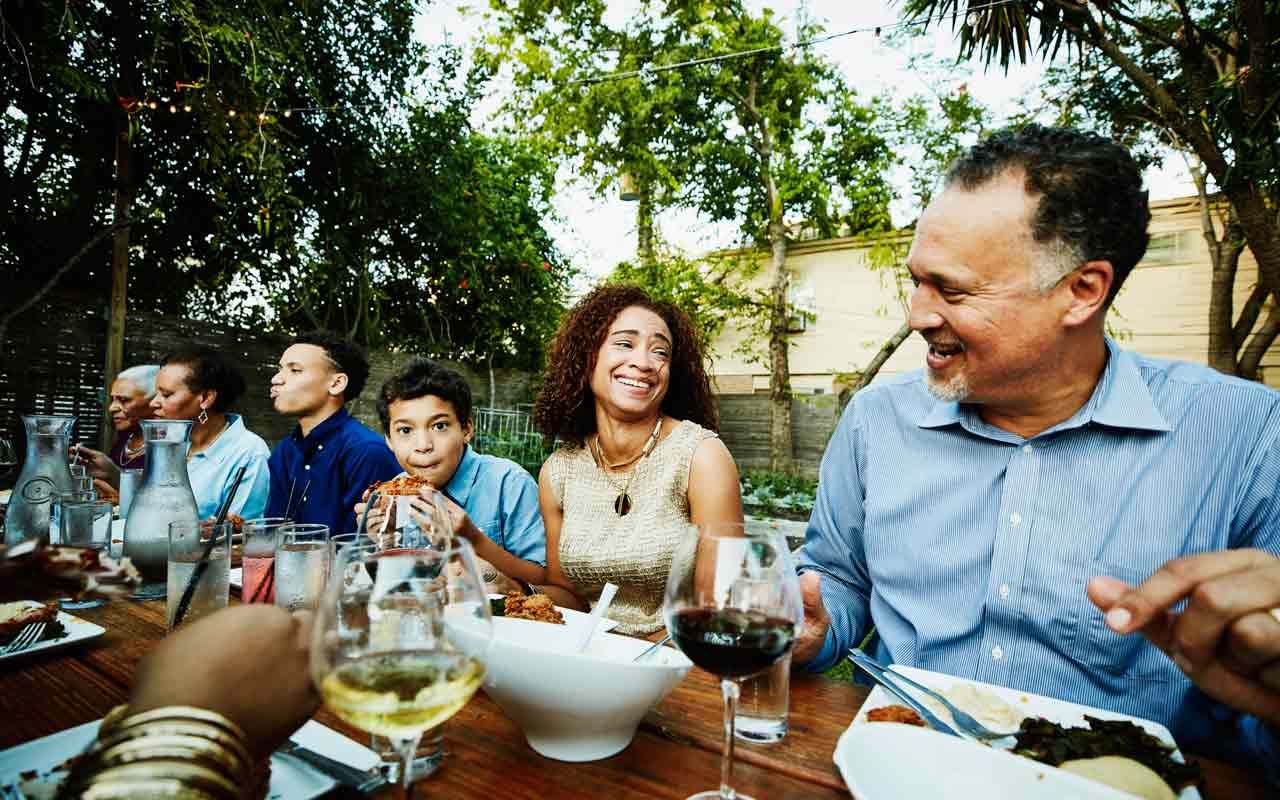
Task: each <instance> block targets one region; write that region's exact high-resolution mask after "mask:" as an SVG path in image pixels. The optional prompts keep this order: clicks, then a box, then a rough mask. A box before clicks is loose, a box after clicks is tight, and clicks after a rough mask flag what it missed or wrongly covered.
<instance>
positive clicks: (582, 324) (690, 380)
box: [533, 284, 720, 447]
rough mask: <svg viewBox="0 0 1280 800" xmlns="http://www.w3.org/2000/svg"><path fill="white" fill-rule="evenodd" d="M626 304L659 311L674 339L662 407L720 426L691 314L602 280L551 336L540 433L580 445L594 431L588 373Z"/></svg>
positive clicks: (538, 412)
mask: <svg viewBox="0 0 1280 800" xmlns="http://www.w3.org/2000/svg"><path fill="white" fill-rule="evenodd" d="M631 306H639V307H641V308H647V309H649V310H650V311H652V312H653V313H655V314H657V315H658V316H659V317H662V321H663V322H665V323H667V327H668V328H669V329H670V330H671V336H672V338H673V339H674V340H675V341H673V342H672V343H671V360H670V361H669V362H668V365H669V375H670V380H669V381H668V384H667V394H666V396H665V397H664V398H663V399H662V413H664V414H666V415H667V416H669V417H673V418H674V419H679V420H689V421H691V422H696V423H698V424H699V425H701V426H702V427H704V428H707V429H709V430H712V431H717V432H718V431H719V429H720V415H719V412H718V411H717V410H716V402H715V397H714V396H713V395H712V392H711V381H710V380H709V379H708V378H707V373H706V370H705V369H704V368H703V361H704V347H703V341H702V336H701V335H700V334H699V333H698V329H697V328H696V327H694V324H693V320H692V319H690V318H689V315H688V314H686V313H685V312H684V311H683V310H681V309H680V308H679V307H678V306H676V305H674V304H672V303H668V302H665V301H657V300H654V299H653V298H652V297H650V296H649V294H648V292H646V291H645V290H644V289H642V288H640V287H639V286H631V285H627V284H605V285H603V286H600V287H598V288H596V289H595V290H593V291H592V292H591V293H590V294H588V295H587V296H586V297H584V298H582V300H581V301H579V303H578V304H577V305H576V306H574V307H573V309H571V310H570V311H569V313H568V315H567V316H566V317H565V318H564V321H563V322H561V323H560V329H559V330H557V331H556V335H555V338H554V339H552V340H551V348H550V350H549V351H548V354H547V371H546V373H545V374H544V375H543V382H542V390H541V391H540V392H538V399H537V400H536V401H534V404H533V424H534V426H535V427H536V428H537V429H538V430H539V431H541V432H542V435H543V436H545V437H547V438H548V439H554V438H559V439H560V440H561V441H564V442H568V443H570V444H571V445H573V446H576V447H582V446H583V445H584V444H585V443H586V438H587V435H588V434H590V433H592V432H594V431H595V429H596V410H595V402H594V396H593V395H592V393H591V373H592V371H593V370H594V369H595V366H596V358H597V357H598V355H599V353H600V344H601V343H602V342H603V341H604V337H605V336H606V335H608V333H609V325H611V324H612V323H613V321H614V319H616V318H617V316H618V314H620V313H622V311H623V309H626V308H630V307H631Z"/></svg>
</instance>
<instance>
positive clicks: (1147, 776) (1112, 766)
mask: <svg viewBox="0 0 1280 800" xmlns="http://www.w3.org/2000/svg"><path fill="white" fill-rule="evenodd" d="M1058 768H1059V769H1065V770H1066V771H1067V772H1070V773H1073V774H1075V775H1079V776H1081V777H1082V778H1088V779H1089V780H1093V781H1097V782H1098V783H1105V784H1106V785H1107V786H1110V787H1112V788H1113V789H1119V790H1120V791H1122V792H1128V793H1129V794H1132V795H1136V796H1137V797H1141V798H1144V800H1177V797H1178V796H1177V795H1176V794H1174V793H1173V790H1172V789H1170V788H1169V784H1167V783H1165V782H1164V780H1162V779H1161V778H1160V776H1159V775H1158V774H1157V773H1156V772H1155V770H1153V769H1151V768H1150V767H1148V766H1146V765H1145V764H1140V763H1138V762H1137V761H1134V760H1133V759H1132V758H1124V757H1123V756H1101V757H1100V758H1081V759H1077V760H1075V761H1064V762H1062V763H1061V764H1060V765H1059V766H1058Z"/></svg>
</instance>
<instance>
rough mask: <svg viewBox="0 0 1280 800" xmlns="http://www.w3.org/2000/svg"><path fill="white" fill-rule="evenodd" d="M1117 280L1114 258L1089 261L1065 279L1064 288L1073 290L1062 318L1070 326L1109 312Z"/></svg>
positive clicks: (1069, 291)
mask: <svg viewBox="0 0 1280 800" xmlns="http://www.w3.org/2000/svg"><path fill="white" fill-rule="evenodd" d="M1114 282H1115V269H1114V268H1113V267H1112V266H1111V262H1110V261H1086V262H1085V263H1083V264H1081V265H1080V266H1078V267H1076V268H1075V269H1074V270H1072V271H1071V273H1070V274H1068V275H1067V277H1066V278H1065V279H1063V282H1062V286H1061V287H1060V288H1061V289H1062V290H1064V291H1066V292H1068V293H1069V299H1068V301H1067V307H1066V310H1065V311H1064V313H1063V317H1062V322H1063V324H1065V325H1067V326H1069V327H1077V326H1080V325H1084V324H1085V323H1087V322H1088V321H1089V320H1091V319H1094V318H1095V317H1097V316H1099V315H1101V316H1105V315H1106V313H1107V298H1108V297H1109V296H1110V295H1111V285H1112V283H1114Z"/></svg>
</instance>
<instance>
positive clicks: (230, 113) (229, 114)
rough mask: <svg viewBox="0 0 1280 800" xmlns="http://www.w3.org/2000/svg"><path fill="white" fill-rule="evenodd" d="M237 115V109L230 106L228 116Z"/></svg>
mask: <svg viewBox="0 0 1280 800" xmlns="http://www.w3.org/2000/svg"><path fill="white" fill-rule="evenodd" d="M235 115H236V110H235V109H234V108H229V109H227V116H228V117H234V116H235Z"/></svg>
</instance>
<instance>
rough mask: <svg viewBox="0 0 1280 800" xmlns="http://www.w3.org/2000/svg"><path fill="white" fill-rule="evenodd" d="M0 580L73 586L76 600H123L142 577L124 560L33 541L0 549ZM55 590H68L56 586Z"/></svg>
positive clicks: (86, 548) (88, 548)
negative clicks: (76, 587) (92, 598)
mask: <svg viewBox="0 0 1280 800" xmlns="http://www.w3.org/2000/svg"><path fill="white" fill-rule="evenodd" d="M0 578H3V579H4V580H6V581H9V580H19V581H22V582H24V583H31V584H35V585H36V586H41V585H46V586H47V585H51V584H53V583H55V582H56V583H76V584H79V589H78V591H76V599H84V598H86V597H106V598H111V597H123V596H126V595H129V594H132V593H133V591H134V589H136V588H137V586H138V585H139V584H141V583H142V576H141V575H139V574H138V570H137V568H135V567H134V566H133V563H132V562H131V561H130V560H129V559H127V558H122V559H120V560H119V561H116V560H115V559H113V558H110V557H109V556H107V555H106V554H105V553H103V552H102V551H100V550H95V549H93V548H91V547H70V546H67V545H48V544H46V543H45V542H44V541H43V540H35V539H29V540H27V541H25V542H21V543H19V544H16V545H13V546H12V547H3V546H0ZM58 591H63V592H65V591H67V589H66V587H65V586H59V587H58Z"/></svg>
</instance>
